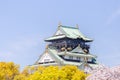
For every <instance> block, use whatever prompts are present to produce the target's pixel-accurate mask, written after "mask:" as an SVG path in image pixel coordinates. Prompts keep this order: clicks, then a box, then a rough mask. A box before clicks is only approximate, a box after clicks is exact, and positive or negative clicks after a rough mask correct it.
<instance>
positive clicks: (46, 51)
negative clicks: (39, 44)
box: [45, 45, 48, 53]
mask: <svg viewBox="0 0 120 80" xmlns="http://www.w3.org/2000/svg"><path fill="white" fill-rule="evenodd" d="M45 53H48V45H46V49H45Z"/></svg>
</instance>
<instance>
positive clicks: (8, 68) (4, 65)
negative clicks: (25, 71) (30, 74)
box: [0, 62, 19, 80]
mask: <svg viewBox="0 0 120 80" xmlns="http://www.w3.org/2000/svg"><path fill="white" fill-rule="evenodd" d="M18 74H19V65H16V64H14V63H13V62H0V80H13V79H14V77H15V76H16V75H18Z"/></svg>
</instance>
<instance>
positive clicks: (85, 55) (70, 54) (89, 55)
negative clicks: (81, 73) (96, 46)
mask: <svg viewBox="0 0 120 80" xmlns="http://www.w3.org/2000/svg"><path fill="white" fill-rule="evenodd" d="M57 54H58V55H69V56H76V57H77V56H78V57H88V58H96V56H94V55H91V54H80V53H72V52H60V53H57Z"/></svg>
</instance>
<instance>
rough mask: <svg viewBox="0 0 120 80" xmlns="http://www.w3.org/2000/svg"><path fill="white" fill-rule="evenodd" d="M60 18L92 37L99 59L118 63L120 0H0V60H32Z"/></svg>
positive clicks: (119, 52)
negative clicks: (77, 26)
mask: <svg viewBox="0 0 120 80" xmlns="http://www.w3.org/2000/svg"><path fill="white" fill-rule="evenodd" d="M59 21H61V22H62V24H63V25H67V26H75V25H76V24H78V25H79V28H80V31H81V32H82V33H83V34H85V35H86V36H88V37H90V38H93V39H94V42H93V43H91V50H90V51H91V53H92V54H95V55H97V56H98V62H100V63H102V64H105V65H107V66H115V65H119V64H120V42H119V41H120V0H0V37H1V38H0V61H13V62H15V63H16V64H20V65H21V67H24V66H26V65H31V64H33V63H34V62H35V61H36V60H37V59H38V57H39V55H40V54H41V53H43V52H44V49H45V45H46V43H45V42H44V39H45V38H47V37H49V36H51V35H53V34H54V32H55V31H56V29H57V25H58V23H59Z"/></svg>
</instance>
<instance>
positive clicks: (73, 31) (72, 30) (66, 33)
mask: <svg viewBox="0 0 120 80" xmlns="http://www.w3.org/2000/svg"><path fill="white" fill-rule="evenodd" d="M63 38H71V39H82V40H84V41H86V42H91V41H93V40H92V39H89V38H87V37H86V36H84V35H83V34H82V33H81V32H80V31H79V28H77V27H69V26H62V25H60V26H58V30H57V31H56V33H55V34H54V35H53V36H51V37H49V38H47V39H45V41H53V40H58V39H63Z"/></svg>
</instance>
